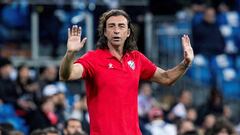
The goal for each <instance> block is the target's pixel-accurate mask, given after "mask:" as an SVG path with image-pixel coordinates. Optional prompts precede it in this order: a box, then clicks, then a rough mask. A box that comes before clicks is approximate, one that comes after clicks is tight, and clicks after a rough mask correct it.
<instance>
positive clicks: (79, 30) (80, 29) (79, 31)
mask: <svg viewBox="0 0 240 135" xmlns="http://www.w3.org/2000/svg"><path fill="white" fill-rule="evenodd" d="M78 35H79V37H80V41H81V36H82V27H78Z"/></svg>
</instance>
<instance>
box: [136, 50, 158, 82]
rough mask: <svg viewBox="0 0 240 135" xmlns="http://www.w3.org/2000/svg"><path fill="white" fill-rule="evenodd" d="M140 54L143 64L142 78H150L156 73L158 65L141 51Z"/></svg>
mask: <svg viewBox="0 0 240 135" xmlns="http://www.w3.org/2000/svg"><path fill="white" fill-rule="evenodd" d="M139 56H140V64H141V71H140V79H142V80H149V79H150V78H151V77H152V76H153V74H154V73H155V71H156V69H157V66H156V65H155V64H153V63H152V62H151V61H150V60H149V59H148V58H147V57H145V56H144V55H143V54H142V53H140V52H139Z"/></svg>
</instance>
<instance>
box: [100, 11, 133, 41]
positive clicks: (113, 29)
mask: <svg viewBox="0 0 240 135" xmlns="http://www.w3.org/2000/svg"><path fill="white" fill-rule="evenodd" d="M104 35H105V36H106V37H107V39H108V45H112V46H123V45H124V43H125V41H126V39H127V38H128V37H129V35H130V29H129V28H128V21H127V19H126V18H125V17H124V16H122V15H119V16H111V17H110V18H108V20H107V21H106V29H105V30H104Z"/></svg>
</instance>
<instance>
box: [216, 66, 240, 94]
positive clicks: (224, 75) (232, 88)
mask: <svg viewBox="0 0 240 135" xmlns="http://www.w3.org/2000/svg"><path fill="white" fill-rule="evenodd" d="M217 86H218V88H219V89H220V90H221V91H222V93H223V95H224V98H225V99H240V90H239V88H240V84H239V79H238V78H237V72H236V70H235V69H234V68H225V69H223V70H222V71H221V72H220V73H219V74H217Z"/></svg>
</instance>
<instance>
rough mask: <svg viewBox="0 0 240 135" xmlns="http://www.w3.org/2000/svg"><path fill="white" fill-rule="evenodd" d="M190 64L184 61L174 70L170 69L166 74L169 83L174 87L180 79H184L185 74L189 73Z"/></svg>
mask: <svg viewBox="0 0 240 135" xmlns="http://www.w3.org/2000/svg"><path fill="white" fill-rule="evenodd" d="M189 66H190V65H189V64H187V63H186V62H185V61H184V60H183V61H182V62H181V63H180V64H178V65H177V66H175V67H174V68H172V69H169V70H167V71H166V72H165V74H166V75H165V76H166V78H167V79H168V83H169V85H172V84H173V83H175V82H176V81H177V80H178V79H179V78H180V77H182V76H183V75H184V74H185V72H186V71H187V69H188V68H189Z"/></svg>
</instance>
